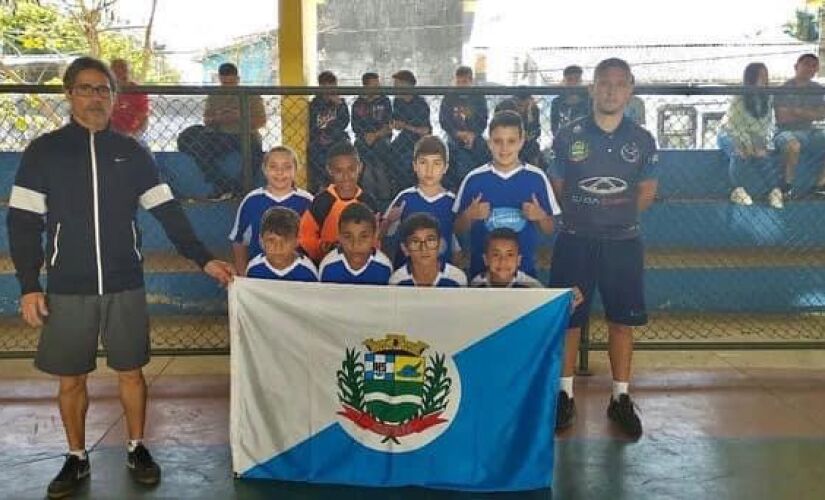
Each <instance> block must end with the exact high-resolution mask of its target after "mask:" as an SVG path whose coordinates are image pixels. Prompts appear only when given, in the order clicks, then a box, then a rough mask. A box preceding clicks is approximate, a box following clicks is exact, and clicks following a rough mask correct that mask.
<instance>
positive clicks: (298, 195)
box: [229, 146, 312, 272]
mask: <svg viewBox="0 0 825 500" xmlns="http://www.w3.org/2000/svg"><path fill="white" fill-rule="evenodd" d="M297 169H298V157H297V156H296V154H295V151H293V150H292V149H291V148H289V147H287V146H276V147H274V148H272V149H271V150H269V152H268V153H267V154H266V156H264V161H263V166H262V170H263V173H264V177H265V178H266V186H264V187H261V188H257V189H253V190H252V191H250V192H249V194H247V195H246V197H244V199H243V201H241V204H240V205H239V206H238V213H237V215H236V216H235V224H234V225H233V226H232V231H230V232H229V239H230V241H232V254H233V257H234V262H235V269H237V270H238V271H239V272H240V271H241V270H242V269H246V266H247V264H248V263H249V259H250V257H255V256H257V255H258V254H260V253H261V252H262V251H263V248H262V247H261V245H260V243H259V241H260V235H261V232H260V228H261V217H262V216H263V214H264V212H266V210H267V209H269V208H270V207H286V208H290V209H292V210H294V211H295V212H296V213H297V214H298V215H299V216H300V215H303V213H304V212H305V211H306V209H307V208H309V205H310V203H312V195H311V194H309V193H308V192H306V191H304V190H303V189H299V188H296V187H295V171H296V170H297Z"/></svg>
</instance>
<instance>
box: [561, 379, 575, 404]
mask: <svg viewBox="0 0 825 500" xmlns="http://www.w3.org/2000/svg"><path fill="white" fill-rule="evenodd" d="M559 390H560V391H564V392H565V393H567V397H569V398H570V399H573V376H572V375H570V376H569V377H562V378H561V379H559Z"/></svg>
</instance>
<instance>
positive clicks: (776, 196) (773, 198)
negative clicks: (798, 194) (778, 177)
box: [768, 188, 785, 209]
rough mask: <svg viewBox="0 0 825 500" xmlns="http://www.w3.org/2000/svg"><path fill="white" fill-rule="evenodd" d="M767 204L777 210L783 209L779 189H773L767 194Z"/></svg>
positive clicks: (783, 204) (783, 205)
mask: <svg viewBox="0 0 825 500" xmlns="http://www.w3.org/2000/svg"><path fill="white" fill-rule="evenodd" d="M768 204H769V205H770V206H772V207H773V208H777V209H781V208H785V203H783V201H782V191H780V189H779V188H773V189H771V192H770V193H768Z"/></svg>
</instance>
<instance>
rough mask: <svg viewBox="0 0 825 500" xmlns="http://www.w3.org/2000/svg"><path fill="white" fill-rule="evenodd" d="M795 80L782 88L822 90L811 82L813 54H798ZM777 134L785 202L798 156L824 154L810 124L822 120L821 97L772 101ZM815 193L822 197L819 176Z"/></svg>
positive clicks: (824, 137)
mask: <svg viewBox="0 0 825 500" xmlns="http://www.w3.org/2000/svg"><path fill="white" fill-rule="evenodd" d="M794 69H795V70H796V76H794V77H793V78H792V79H790V80H788V81H787V82H785V83H784V84H783V85H782V86H783V87H798V88H812V87H813V88H822V85H820V84H818V83H816V82H814V81H811V79H812V78H813V77H814V75H816V73H817V72H818V71H819V58H818V57H817V56H816V55H814V54H802V55H801V56H799V59H797V60H796V64H795V65H794ZM774 111H775V112H776V128H777V134H776V137H775V138H774V142H775V143H776V148H777V149H778V150H779V151H780V152H781V153H782V166H783V168H784V174H785V183H784V185H783V187H782V191H783V194H784V196H785V199H788V198H792V197H793V195H794V193H793V181H794V177H795V173H796V166H797V164H798V163H799V157H800V154H801V153H802V152H803V151H805V150H810V151H814V152H820V151H822V150H825V132H823V131H822V130H819V129H816V128H814V126H813V122H815V121H819V120H822V119H825V102H823V99H822V95H821V94H806V95H804V94H796V95H794V94H791V95H778V96H776V99H775V100H774ZM817 184H818V185H817V192H823V193H825V186H823V184H825V182H823V179H822V178H821V176H820V179H819V182H818V183H817Z"/></svg>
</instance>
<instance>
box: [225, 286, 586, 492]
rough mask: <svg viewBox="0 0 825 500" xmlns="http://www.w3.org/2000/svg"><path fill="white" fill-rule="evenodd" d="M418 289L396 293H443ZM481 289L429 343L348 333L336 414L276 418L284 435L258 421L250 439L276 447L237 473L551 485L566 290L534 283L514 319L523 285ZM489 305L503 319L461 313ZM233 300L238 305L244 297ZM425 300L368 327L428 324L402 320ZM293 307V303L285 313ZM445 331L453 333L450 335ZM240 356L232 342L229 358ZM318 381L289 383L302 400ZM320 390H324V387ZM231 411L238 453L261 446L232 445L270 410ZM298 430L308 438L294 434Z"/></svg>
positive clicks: (351, 480) (389, 482)
mask: <svg viewBox="0 0 825 500" xmlns="http://www.w3.org/2000/svg"><path fill="white" fill-rule="evenodd" d="M350 290H351V289H350ZM384 290H385V291H386V290H387V289H384ZM417 290H419V291H417V292H414V293H405V294H402V295H401V296H397V297H395V298H394V299H393V300H394V301H397V302H396V304H399V303H403V302H404V301H405V299H411V298H415V299H416V301H417V302H419V303H420V302H422V301H423V302H424V303H425V304H424V308H425V309H426V303H427V302H428V301H429V300H430V299H432V301H433V303H443V302H444V297H441V294H429V293H426V292H429V290H423V293H422V291H421V290H420V289H417ZM456 292H458V293H453V294H452V295H451V298H452V299H458V298H459V297H462V292H463V293H465V294H466V293H467V292H468V290H466V289H465V290H457V291H456ZM485 292H487V293H485V294H483V295H481V294H471V295H472V296H471V297H464V299H466V300H465V302H466V304H464V305H463V306H462V307H461V308H459V309H458V310H460V311H462V313H461V316H462V317H455V318H450V319H445V320H443V321H441V322H440V324H441V328H440V331H438V332H433V334H432V336H431V337H430V338H426V340H425V341H422V340H419V339H416V338H412V335H410V334H409V333H406V334H398V333H388V334H387V335H386V336H385V338H377V339H376V338H369V339H366V340H363V341H362V342H361V345H362V346H363V347H360V348H359V347H357V344H356V343H354V342H352V341H351V340H347V341H345V342H344V344H352V345H351V346H350V347H344V348H343V349H341V355H340V356H337V359H336V361H337V362H336V363H334V364H335V365H336V366H334V367H333V368H334V370H333V371H334V372H335V377H336V380H337V390H336V391H334V393H335V397H334V399H335V401H334V403H335V410H334V413H335V415H333V416H331V417H332V418H329V419H328V421H327V422H324V419H323V417H322V416H321V415H316V417H317V418H314V419H313V418H311V417H310V416H309V415H306V416H305V419H304V421H305V422H307V423H304V424H303V425H304V427H303V428H302V429H298V426H299V425H300V424H298V422H295V424H287V423H284V422H281V423H280V424H277V426H279V427H280V428H282V429H283V430H284V431H287V430H289V431H291V432H292V433H293V435H292V436H291V437H292V439H288V438H285V437H283V436H280V434H282V433H281V432H280V431H278V430H275V431H272V430H269V431H268V432H264V433H258V434H254V433H255V430H254V429H247V430H248V431H251V432H252V433H253V434H254V435H255V437H254V446H252V447H255V446H260V445H261V444H262V442H265V441H266V439H267V436H270V435H271V436H272V437H273V439H272V440H273V452H271V453H270V455H269V456H267V457H263V456H255V457H248V456H247V457H244V458H245V459H246V460H247V462H249V463H250V466H249V467H248V468H246V469H244V470H238V469H239V467H238V464H237V463H236V464H235V469H236V472H237V473H239V474H240V475H241V477H243V478H256V479H281V480H294V481H309V482H318V483H334V484H348V485H362V486H407V485H415V486H424V487H431V488H439V489H455V490H467V491H519V490H531V489H538V488H545V487H548V486H551V484H552V480H553V476H552V474H553V445H554V427H555V408H556V397H557V394H558V379H559V376H560V372H561V364H562V356H563V347H564V333H565V330H566V328H567V324H568V319H569V308H570V293H569V292H560V291H554V290H543V291H537V292H536V293H537V294H541V293H544V296H543V297H539V296H538V295H532V296H530V299H531V300H529V301H527V302H533V303H535V307H532V308H530V309H527V310H524V309H525V307H524V304H523V303H522V304H521V306H520V307H521V310H519V308H518V307H514V309H513V311H514V312H515V314H514V317H512V319H511V320H509V321H506V320H504V319H503V318H505V317H506V314H507V312H506V310H507V307H508V302H510V301H511V300H512V301H513V304H518V303H519V301H518V299H519V295H520V294H522V293H524V292H525V291H522V290H518V291H516V290H485ZM526 292H527V294H530V292H529V291H526ZM430 295H432V297H430ZM347 297H349V294H348V295H347ZM527 297H528V295H523V296H522V298H525V299H526V298H527ZM237 298H238V299H242V296H241V297H237ZM479 299H484V300H479ZM505 299H506V300H505ZM348 300H357V298H349V299H348ZM499 302H500V304H499ZM493 303H496V304H497V305H500V306H501V307H502V308H503V309H504V310H498V311H496V312H495V313H494V315H495V316H496V318H495V319H490V321H489V324H495V325H496V326H495V328H493V329H491V330H488V331H485V327H484V326H481V327H480V331H468V329H472V328H474V327H478V326H479V325H480V324H482V323H483V322H484V319H483V318H482V319H481V320H476V321H475V322H473V321H462V318H463V317H464V316H465V315H466V316H467V317H468V318H469V317H470V316H471V315H479V316H485V315H487V316H489V315H490V314H491V313H490V309H491V307H490V305H491V304H493ZM473 304H475V306H474V308H473ZM232 307H233V308H234V309H235V313H237V312H238V309H239V306H238V304H235V305H234V306H232ZM420 307H421V306H420V305H419V306H417V307H416V308H414V310H411V311H409V312H410V314H409V315H407V317H406V318H404V320H405V321H398V318H395V320H391V321H389V323H388V324H391V325H392V326H389V327H383V326H379V327H377V328H367V333H369V334H371V335H381V334H383V333H384V331H387V332H398V331H401V332H413V331H425V330H426V331H430V329H431V326H430V325H429V324H428V325H427V326H426V328H425V329H422V330H417V329H416V328H414V327H413V326H412V325H408V324H405V322H406V321H416V319H417V317H418V318H421V315H420V314H416V311H419V310H420V309H419V308H420ZM442 307H443V306H442ZM284 309H285V310H288V309H291V308H290V307H288V306H287V307H285V308H284ZM403 309H404V308H403V307H396V308H395V311H396V313H395V315H396V316H398V315H399V314H400V315H401V316H405V314H404V312H403ZM436 309H437V308H436ZM386 311H387V310H386V309H385V312H386ZM390 311H392V309H390ZM398 311H401V312H398ZM293 313H295V311H294V310H292V311H290V314H293ZM390 315H393V314H392V313H391V314H390ZM233 323H239V324H238V325H233V329H234V328H235V326H241V324H243V323H244V322H243V321H239V320H238V318H235V319H234V320H233ZM240 330H241V331H240V332H236V331H233V337H239V335H237V334H238V333H240V336H243V335H244V333H245V332H243V326H241V327H240ZM356 330H360V328H356ZM306 335H309V336H311V335H312V333H311V332H307V334H306ZM450 336H452V337H454V341H452V342H449V341H446V339H447V338H449V337H450ZM439 337H440V339H439ZM239 340H240V339H239ZM439 340H444V342H439ZM314 344H315V342H314V341H313V340H312V339H311V338H305V339H304V340H303V341H302V345H301V347H300V349H302V350H303V349H307V348H309V350H310V351H313V352H314V350H315V347H310V346H313V345H314ZM233 347H234V346H233ZM317 348H318V349H320V351H321V352H322V353H324V352H330V353H331V354H333V355H337V354H338V353H337V352H336V351H337V349H336V348H327V349H325V348H324V347H323V346H321V345H319V346H318V347H317ZM293 350H294V349H293ZM241 351H243V348H240V350H239V353H240V352H241ZM269 352H270V353H271V355H272V356H273V359H272V361H271V363H272V364H277V363H278V353H277V352H276V351H272V350H270V351H269ZM304 352H308V351H304ZM235 354H236V353H235V351H234V350H233V357H234V356H235ZM293 354H294V353H293ZM321 356H322V357H326V354H321ZM233 366H236V365H235V363H234V360H233ZM237 366H240V365H237ZM252 369H253V370H258V369H257V368H252ZM233 372H234V370H233ZM260 373H261V374H262V373H263V372H260ZM332 383H333V384H335V383H336V381H335V380H334V381H332ZM314 385H315V383H314V382H311V381H310V383H309V384H301V383H298V384H297V385H294V386H293V389H294V390H295V391H296V394H295V397H300V398H309V399H310V400H312V399H314V398H315V397H316V396H315V395H313V394H311V392H312V388H313V386H314ZM233 391H235V384H234V382H233ZM307 391H309V393H308V392H307ZM298 393H300V394H298ZM255 396H257V397H261V396H263V394H261V393H258V394H256V395H255ZM279 397H280V398H281V402H285V401H286V400H285V399H284V396H283V395H281V396H279ZM318 398H319V400H320V399H323V398H324V395H323V394H321V393H319V394H318ZM239 399H245V397H236V395H235V394H233V400H234V401H233V412H235V411H247V412H248V411H250V410H251V408H252V406H250V405H247V404H244V405H243V407H242V408H239V407H236V406H235V404H234V403H235V402H238V403H240V400H239ZM253 406H254V405H253ZM319 406H320V405H314V404H311V403H310V404H309V405H308V406H307V408H309V409H310V411H311V412H312V411H313V410H312V408H319ZM273 410H274V412H273V414H272V415H271V419H272V421H273V422H274V421H278V420H279V419H284V418H285V419H294V418H297V417H296V415H297V414H293V415H289V414H287V415H279V412H278V409H277V405H276V406H275V407H274V408H273ZM319 410H320V408H319ZM235 417H236V415H234V414H233V437H234V438H237V439H233V459H234V458H238V457H239V455H241V454H243V453H246V454H250V452H251V453H252V454H253V455H254V454H256V455H261V454H262V451H263V449H260V450H251V449H249V448H250V447H244V448H247V449H245V450H242V451H241V452H239V451H237V450H236V449H235V448H236V445H241V443H240V442H239V441H241V436H242V435H243V434H244V430H242V429H237V428H235V423H236V420H238V421H244V420H247V421H249V422H253V423H256V424H258V425H260V424H261V423H263V422H269V421H270V420H269V418H267V417H266V416H264V417H261V416H260V415H259V416H255V417H253V418H250V419H244V418H239V419H236V418H235ZM239 423H240V422H239ZM296 424H297V425H296ZM313 426H315V428H313ZM288 428H291V429H288ZM301 432H303V433H304V436H302V437H303V439H297V438H298V435H299V434H300V433H301ZM286 433H287V434H288V433H289V432H286ZM288 441H292V442H288ZM264 446H265V445H264ZM237 461H238V460H235V462H237ZM253 462H254V463H253Z"/></svg>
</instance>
